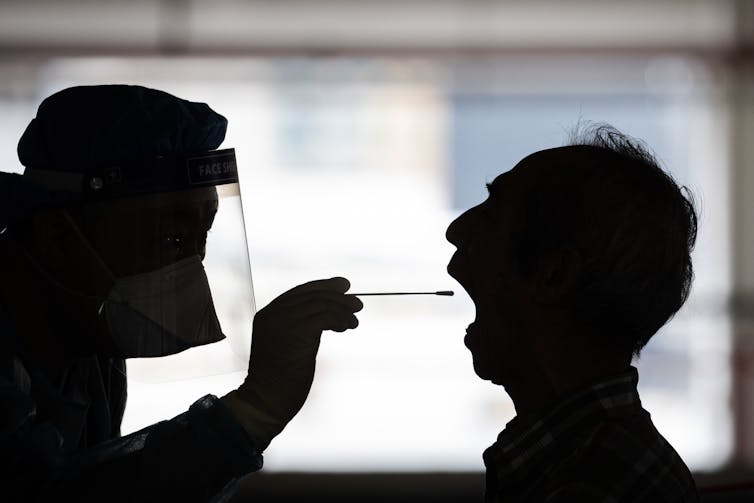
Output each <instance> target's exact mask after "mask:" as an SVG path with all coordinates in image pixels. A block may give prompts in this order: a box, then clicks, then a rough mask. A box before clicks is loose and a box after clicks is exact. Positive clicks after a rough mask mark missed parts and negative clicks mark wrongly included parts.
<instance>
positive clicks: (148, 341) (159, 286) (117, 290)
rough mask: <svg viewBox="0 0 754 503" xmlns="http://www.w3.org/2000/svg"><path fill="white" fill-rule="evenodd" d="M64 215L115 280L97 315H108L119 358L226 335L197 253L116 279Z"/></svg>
mask: <svg viewBox="0 0 754 503" xmlns="http://www.w3.org/2000/svg"><path fill="white" fill-rule="evenodd" d="M65 216H66V219H67V220H68V221H69V222H70V224H71V225H72V226H73V228H74V229H75V231H76V233H77V234H78V236H79V238H80V239H81V240H82V242H83V243H84V244H85V246H86V247H87V248H88V249H89V251H90V252H91V253H92V255H93V257H94V258H95V260H96V261H97V262H98V263H99V264H100V266H101V267H102V268H103V269H104V271H105V272H106V273H107V274H108V275H109V276H110V277H111V278H112V280H113V282H114V284H113V286H112V288H111V289H110V292H109V293H108V295H107V297H106V299H105V300H104V302H103V303H102V304H101V306H100V309H99V315H100V316H104V318H105V321H106V323H107V327H108V330H109V332H110V336H111V338H112V340H113V343H114V344H115V346H116V348H117V349H118V351H119V353H120V356H122V357H124V358H142V357H150V356H167V355H171V354H175V353H179V352H181V351H183V350H186V349H188V348H191V347H195V346H202V345H204V344H210V343H212V342H217V341H220V340H222V339H224V338H225V336H224V335H223V333H222V330H221V329H220V322H219V320H218V319H217V314H216V313H215V306H214V303H213V301H212V292H211V291H210V288H209V281H208V280H207V274H206V272H205V271H204V266H203V265H202V261H201V259H200V257H199V256H198V255H193V256H191V257H188V258H185V259H182V260H179V261H178V262H175V263H173V264H170V265H168V266H166V267H163V268H161V269H157V270H156V271H151V272H147V273H141V274H135V275H132V276H124V277H121V278H117V277H115V276H114V275H113V273H112V271H110V268H109V267H108V266H107V264H105V263H104V261H103V260H102V258H101V257H100V256H99V254H98V253H97V251H96V250H95V249H94V247H92V245H91V244H90V243H89V240H88V239H87V238H86V236H84V234H83V233H82V232H81V230H80V229H79V228H78V225H76V223H75V222H74V221H73V219H71V218H70V216H69V215H67V214H66V215H65Z"/></svg>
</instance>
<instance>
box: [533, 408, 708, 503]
mask: <svg viewBox="0 0 754 503" xmlns="http://www.w3.org/2000/svg"><path fill="white" fill-rule="evenodd" d="M576 442H577V445H575V446H574V449H573V451H572V454H571V455H570V456H568V457H567V458H566V459H565V460H564V461H563V463H562V464H561V465H560V467H559V468H558V469H557V476H556V477H555V478H556V479H557V480H558V481H559V483H556V484H555V485H554V486H550V487H554V489H553V490H552V491H551V492H550V494H549V495H548V496H551V497H553V498H554V499H552V501H571V499H570V498H571V497H572V496H573V495H574V494H582V495H583V496H584V497H585V498H586V499H583V501H591V499H590V498H589V495H595V494H599V495H601V498H607V499H608V500H610V498H612V499H614V500H616V501H635V500H647V501H698V497H697V495H696V494H697V492H696V486H695V484H694V480H693V478H692V477H691V473H690V472H689V469H688V468H687V467H686V464H685V463H684V462H683V460H682V459H681V457H680V456H679V455H678V453H677V452H676V451H675V449H673V447H672V446H671V445H670V444H669V443H668V442H667V440H665V438H663V436H662V435H661V434H660V433H659V432H658V431H657V429H656V428H655V427H654V425H653V424H652V421H651V419H650V417H649V414H648V413H647V412H646V411H643V410H642V411H641V413H639V414H632V415H630V416H625V417H621V418H617V419H609V420H605V421H602V422H600V423H598V424H597V425H595V426H594V428H592V429H590V430H589V431H587V432H585V434H584V436H581V437H580V438H579V439H577V440H576ZM574 491H575V492H574ZM563 497H565V498H566V499H562V498H563Z"/></svg>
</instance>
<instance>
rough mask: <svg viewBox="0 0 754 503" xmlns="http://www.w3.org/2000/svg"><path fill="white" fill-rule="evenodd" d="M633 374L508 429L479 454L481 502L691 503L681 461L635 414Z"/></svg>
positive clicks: (646, 419)
mask: <svg viewBox="0 0 754 503" xmlns="http://www.w3.org/2000/svg"><path fill="white" fill-rule="evenodd" d="M638 380H639V375H638V372H637V371H636V369H635V368H634V367H631V369H630V370H628V371H626V372H625V373H623V374H620V375H618V376H615V377H614V378H612V379H609V380H606V381H603V382H600V383H598V384H595V385H593V386H591V387H589V388H587V389H585V390H583V391H581V392H578V393H576V394H574V395H572V396H570V397H569V398H567V399H566V400H564V401H563V402H561V403H560V404H559V405H558V406H556V407H555V408H554V409H551V412H549V413H548V414H547V415H546V416H544V417H543V418H542V419H540V420H538V421H536V422H534V423H531V422H530V423H527V424H524V423H523V422H522V421H521V420H520V419H519V418H514V419H513V420H512V421H510V422H509V423H508V424H507V425H506V427H505V430H503V431H502V433H500V435H499V436H498V438H497V442H495V443H494V444H492V446H490V447H489V448H488V449H487V450H486V451H485V452H484V456H483V457H484V464H485V466H486V467H487V483H486V485H487V488H486V498H485V501H487V502H500V503H505V502H519V501H537V502H538V501H546V502H597V501H603V502H624V501H632V502H633V501H647V502H655V501H657V502H665V501H674V502H690V501H693V502H697V501H699V498H698V495H697V491H696V486H695V484H694V480H693V479H692V477H691V474H690V473H689V470H688V468H687V467H686V465H685V464H684V462H683V460H682V459H681V458H680V456H678V454H677V453H676V452H675V450H674V449H673V447H672V446H671V445H670V444H669V443H668V442H667V441H666V440H665V439H664V438H663V437H662V435H660V433H659V432H658V431H657V430H656V429H655V427H654V425H653V424H652V421H651V419H650V416H649V413H648V412H647V411H645V410H644V409H643V408H642V407H641V402H640V401H639V394H638V393H637V391H636V384H637V382H638Z"/></svg>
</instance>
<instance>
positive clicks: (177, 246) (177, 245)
mask: <svg viewBox="0 0 754 503" xmlns="http://www.w3.org/2000/svg"><path fill="white" fill-rule="evenodd" d="M163 244H164V245H165V247H167V248H169V249H171V250H175V251H178V252H180V251H181V250H183V247H184V246H185V244H186V237H185V236H184V235H183V234H170V235H168V236H165V238H164V240H163Z"/></svg>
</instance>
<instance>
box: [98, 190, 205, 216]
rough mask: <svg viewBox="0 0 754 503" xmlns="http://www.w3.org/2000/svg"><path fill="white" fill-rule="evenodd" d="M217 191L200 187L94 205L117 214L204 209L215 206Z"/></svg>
mask: <svg viewBox="0 0 754 503" xmlns="http://www.w3.org/2000/svg"><path fill="white" fill-rule="evenodd" d="M217 201H218V197H217V189H215V188H214V187H201V188H197V189H191V190H182V191H178V192H166V193H160V194H146V195H140V196H134V197H126V198H120V199H114V200H111V201H103V202H101V203H95V204H94V205H93V206H94V207H95V208H97V207H98V206H99V208H100V209H102V210H106V211H107V210H109V211H118V212H136V213H143V212H162V211H174V210H191V209H201V208H205V207H206V206H207V205H208V203H210V205H214V206H215V207H216V206H217Z"/></svg>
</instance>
